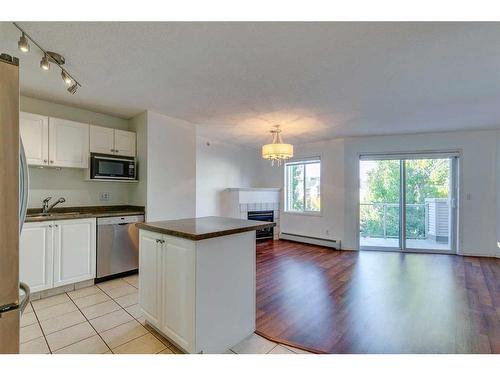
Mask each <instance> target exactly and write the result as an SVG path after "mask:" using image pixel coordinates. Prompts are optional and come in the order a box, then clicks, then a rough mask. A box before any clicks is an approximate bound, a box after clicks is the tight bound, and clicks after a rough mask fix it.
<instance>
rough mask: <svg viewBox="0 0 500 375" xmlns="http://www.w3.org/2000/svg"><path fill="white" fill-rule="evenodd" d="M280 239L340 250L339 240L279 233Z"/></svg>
mask: <svg viewBox="0 0 500 375" xmlns="http://www.w3.org/2000/svg"><path fill="white" fill-rule="evenodd" d="M280 239H282V240H290V241H295V242H303V243H308V244H311V245H319V246H325V247H331V248H333V249H337V250H340V249H341V242H340V240H330V239H325V238H317V237H310V236H303V235H300V234H292V233H283V232H281V233H280Z"/></svg>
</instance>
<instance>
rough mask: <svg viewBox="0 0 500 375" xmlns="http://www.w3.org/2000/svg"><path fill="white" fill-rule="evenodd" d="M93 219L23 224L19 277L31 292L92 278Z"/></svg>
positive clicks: (93, 264)
mask: <svg viewBox="0 0 500 375" xmlns="http://www.w3.org/2000/svg"><path fill="white" fill-rule="evenodd" d="M95 236H96V220H95V219H94V218H89V219H75V220H56V221H43V222H35V223H25V225H24V226H23V230H22V232H21V239H20V246H19V248H20V249H19V278H20V280H21V281H24V282H26V283H27V284H28V285H29V286H30V289H31V291H32V292H39V291H42V290H46V289H51V288H55V287H58V286H62V285H67V284H73V283H76V282H80V281H85V280H91V279H93V278H95V263H96V240H95Z"/></svg>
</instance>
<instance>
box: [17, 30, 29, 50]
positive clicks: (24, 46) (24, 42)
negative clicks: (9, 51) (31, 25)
mask: <svg viewBox="0 0 500 375" xmlns="http://www.w3.org/2000/svg"><path fill="white" fill-rule="evenodd" d="M17 47H18V48H19V50H20V51H21V52H24V53H28V52H29V51H30V44H29V42H28V38H26V35H24V33H22V34H21V37H20V38H19V42H17Z"/></svg>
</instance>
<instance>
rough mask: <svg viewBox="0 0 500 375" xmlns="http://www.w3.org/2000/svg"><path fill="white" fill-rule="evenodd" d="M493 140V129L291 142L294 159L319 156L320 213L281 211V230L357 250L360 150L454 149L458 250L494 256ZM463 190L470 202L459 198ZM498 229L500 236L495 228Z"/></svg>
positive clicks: (268, 172)
mask: <svg viewBox="0 0 500 375" xmlns="http://www.w3.org/2000/svg"><path fill="white" fill-rule="evenodd" d="M497 144H498V145H500V136H498V134H497V132H496V131H475V132H450V133H434V134H419V135H400V136H380V137H356V138H346V139H339V140H332V141H326V142H317V143H310V144H304V145H296V146H295V153H296V157H297V158H300V157H310V156H318V155H319V156H321V160H322V177H323V178H322V186H321V188H322V196H321V198H322V216H320V217H315V216H304V215H290V214H282V218H281V220H282V221H281V230H282V232H290V233H297V234H306V235H309V236H317V237H322V238H334V239H339V240H341V241H342V247H343V248H345V249H353V250H355V249H358V240H357V236H358V234H357V231H358V194H359V186H358V184H359V171H358V170H359V154H360V153H384V152H422V151H444V150H447V151H449V150H457V151H460V152H461V161H460V180H461V187H460V192H459V195H460V197H459V200H460V201H459V204H460V213H459V230H460V233H461V241H460V243H459V250H460V253H461V254H471V255H486V256H495V255H498V254H499V251H498V249H497V246H496V243H497V216H498V219H500V207H499V208H498V209H497V190H498V193H499V194H500V187H497V174H496V172H497V157H498V162H499V163H500V155H498V154H497ZM498 168H499V169H498V170H500V167H498ZM264 171H265V174H264V175H265V177H266V185H268V186H271V185H275V184H276V182H277V181H278V180H280V181H281V184H280V186H283V171H282V169H281V170H280V172H279V173H275V172H274V171H273V170H272V169H271V167H268V166H265V167H264ZM273 174H274V175H273ZM277 175H279V176H278V177H276V176H277ZM467 193H469V194H470V197H471V199H470V200H465V199H464V197H466V194H467ZM497 211H498V213H497ZM326 230H328V231H329V233H330V234H329V235H326ZM498 233H499V235H500V226H499V229H498Z"/></svg>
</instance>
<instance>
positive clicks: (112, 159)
mask: <svg viewBox="0 0 500 375" xmlns="http://www.w3.org/2000/svg"><path fill="white" fill-rule="evenodd" d="M136 178H137V167H136V163H135V158H133V157H127V156H116V155H106V154H95V153H91V154H90V179H92V180H136Z"/></svg>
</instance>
